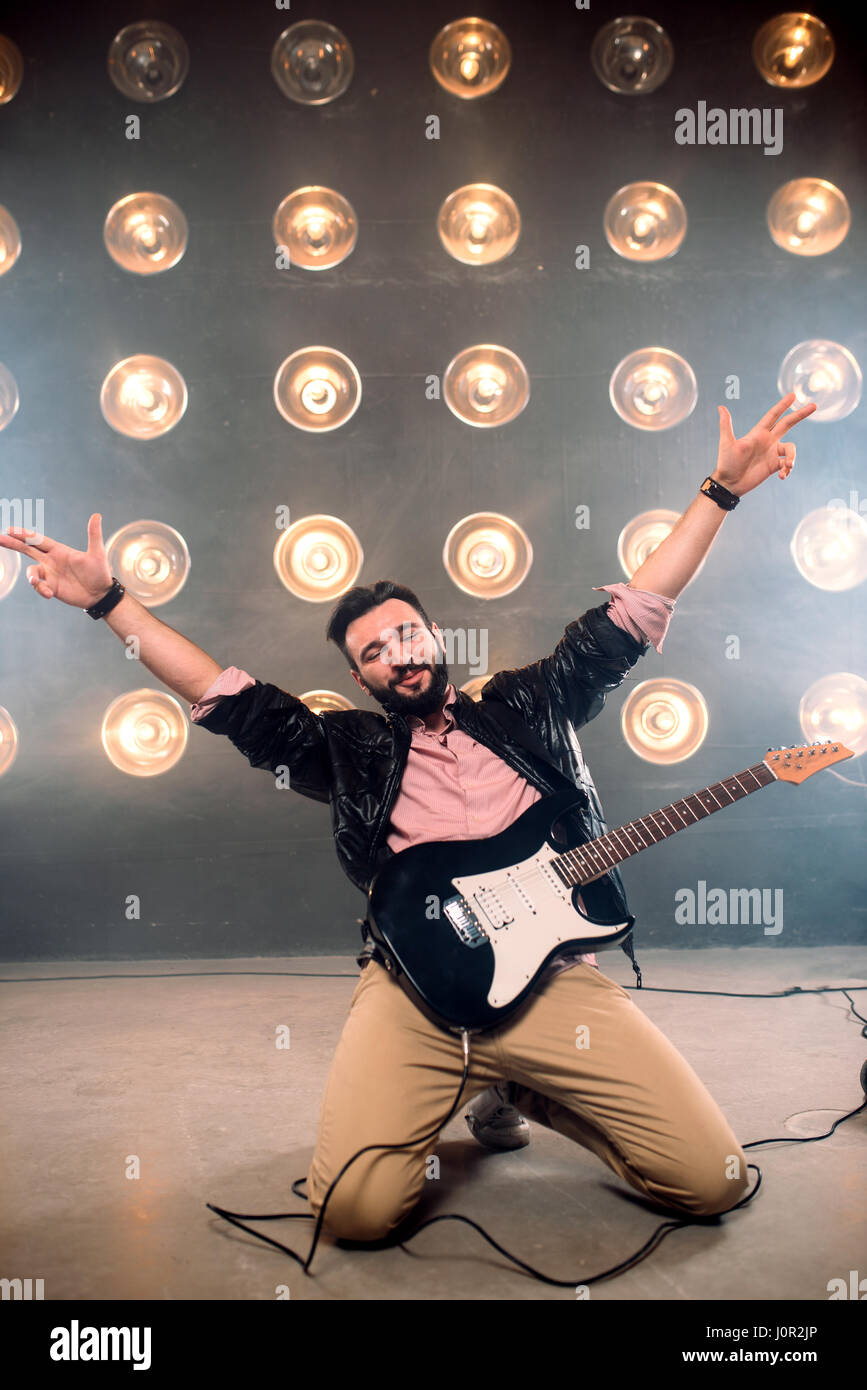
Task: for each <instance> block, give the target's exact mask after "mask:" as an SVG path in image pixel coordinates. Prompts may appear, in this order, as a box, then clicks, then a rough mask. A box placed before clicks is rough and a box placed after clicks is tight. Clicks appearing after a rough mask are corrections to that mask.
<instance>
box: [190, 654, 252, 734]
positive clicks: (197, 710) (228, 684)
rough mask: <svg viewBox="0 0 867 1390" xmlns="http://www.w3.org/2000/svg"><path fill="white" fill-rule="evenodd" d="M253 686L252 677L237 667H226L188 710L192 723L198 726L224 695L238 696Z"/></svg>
mask: <svg viewBox="0 0 867 1390" xmlns="http://www.w3.org/2000/svg"><path fill="white" fill-rule="evenodd" d="M255 684H256V682H255V680H254V679H253V677H252V676H251V675H248V673H247V672H246V671H242V670H241V668H240V667H239V666H227V667H226V669H225V670H224V671H221V672H220V674H219V675H218V677H217V679H216V680H215V681H213V682H212V683H211V685H209V686H208V688H207V690H206V691H205V693H204V695H202V696H201V697H200V698H199V699H198V700H197V701H196V703H195V704H194V705H193V706H192V708H191V709H190V719H191V721H192V723H193V724H198V722H199V720H200V719H204V718H205V716H206V715H208V714H210V713H211V710H212V709H214V708H215V706H216V705H218V704H219V703H220V700H221V699H222V698H223V696H224V695H239V694H240V692H241V691H242V690H246V689H247V688H248V686H251V685H255Z"/></svg>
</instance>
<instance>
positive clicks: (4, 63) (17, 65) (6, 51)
mask: <svg viewBox="0 0 867 1390" xmlns="http://www.w3.org/2000/svg"><path fill="white" fill-rule="evenodd" d="M23 76H24V59H23V58H22V57H21V50H20V48H19V47H18V45H17V44H16V43H13V41H12V39H10V38H9V37H8V35H6V34H0V106H5V105H6V102H7V101H11V100H12V98H13V97H14V96H17V95H18V92H19V91H20V88H21V79H22V78H23Z"/></svg>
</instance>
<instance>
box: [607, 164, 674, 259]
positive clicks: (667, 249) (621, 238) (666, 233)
mask: <svg viewBox="0 0 867 1390" xmlns="http://www.w3.org/2000/svg"><path fill="white" fill-rule="evenodd" d="M603 226H604V228H605V236H606V239H607V241H608V245H609V246H610V247H611V249H612V251H616V252H617V254H618V256H624V257H625V258H626V260H629V261H664V260H667V259H668V257H669V256H673V255H674V254H675V252H676V251H678V250H679V249H680V246H681V243H682V242H683V239H684V237H685V236H686V208H685V207H684V206H683V203H682V202H681V201H680V198H678V196H677V194H676V193H675V192H674V190H673V189H671V188H667V187H666V185H665V184H664V183H627V184H625V185H624V186H623V188H618V190H617V192H616V193H614V194H612V196H611V197H610V198H609V200H608V203H607V205H606V208H605V215H604V217H603Z"/></svg>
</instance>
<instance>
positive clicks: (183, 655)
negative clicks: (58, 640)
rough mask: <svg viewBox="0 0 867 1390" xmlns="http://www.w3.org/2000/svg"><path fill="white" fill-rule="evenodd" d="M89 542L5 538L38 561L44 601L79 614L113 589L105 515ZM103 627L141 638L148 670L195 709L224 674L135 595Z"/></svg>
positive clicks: (1, 540)
mask: <svg viewBox="0 0 867 1390" xmlns="http://www.w3.org/2000/svg"><path fill="white" fill-rule="evenodd" d="M87 536H88V546H87V550H86V551H85V550H73V549H72V548H71V547H70V546H68V545H63V544H62V542H60V541H55V540H52V539H51V538H50V537H49V536H43V535H41V534H40V533H39V532H38V531H32V530H25V529H24V528H22V527H15V526H9V527H7V528H6V534H5V535H4V534H2V533H0V545H3V546H5V547H6V548H7V549H9V550H17V551H19V552H21V553H22V554H24V555H27V556H29V558H30V559H31V560H32V561H34V563H33V564H31V565H28V566H27V570H26V573H27V578H28V580H29V582H30V585H31V587H32V588H33V589H34V590H35V592H36V593H37V594H39V595H40V596H41V597H42V598H57V599H60V601H61V603H67V604H69V605H70V606H71V607H73V608H82V609H85V608H90V607H92V606H93V604H95V603H98V602H99V600H100V599H101V598H103V597H104V596H105V594H106V593H107V592H108V590H109V589H110V588H111V584H112V574H111V570H110V568H109V564H108V558H107V556H106V553H105V546H104V544H103V539H102V517H101V516H100V514H99V512H94V514H93V515H92V516H91V518H90V520H89V522H88V526H87ZM100 621H102V622H104V623H106V624H107V625H108V626H109V627H110V628H111V630H112V632H114V633H116V634H117V636H118V637H119V638H120V640H121V641H122V642H124V643H126V642H127V641H128V640H129V639H130V638H131V637H132V638H135V639H136V642H137V648H138V653H137V654H138V659H139V660H140V661H141V663H142V665H143V666H146V667H147V669H148V670H149V671H152V672H153V674H154V675H155V676H156V677H157V679H158V680H161V681H162V682H163V684H164V685H167V686H168V687H169V689H170V690H173V691H175V693H176V694H178V695H180V696H181V698H182V699H184V700H187V701H188V702H189V704H191V705H194V704H195V703H196V701H197V700H198V699H199V698H200V697H201V696H202V695H204V693H205V691H206V690H208V689H209V688H210V686H211V685H213V683H214V682H215V681H216V679H217V677H218V676H219V675H220V673H221V671H222V670H223V668H222V667H221V666H220V665H219V664H218V663H217V662H216V661H214V659H213V657H210V656H208V654H207V652H203V651H202V649H201V647H197V646H196V644H195V642H191V641H190V640H189V638H187V637H184V636H183V635H182V634H181V633H180V632H176V631H175V629H174V628H172V627H169V625H168V623H164V622H162V621H161V619H159V618H157V617H156V616H155V614H153V613H152V612H151V611H150V610H149V609H148V608H145V606H144V604H142V603H139V601H138V599H137V598H134V597H133V595H132V594H130V593H129V592H127V593H125V594H124V595H123V597H122V598H121V600H120V602H119V603H117V604H115V606H114V608H113V609H112V610H111V612H110V613H108V614H106V616H105V617H104V618H102V619H101V620H100Z"/></svg>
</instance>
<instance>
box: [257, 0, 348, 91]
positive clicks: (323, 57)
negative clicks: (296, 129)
mask: <svg viewBox="0 0 867 1390" xmlns="http://www.w3.org/2000/svg"><path fill="white" fill-rule="evenodd" d="M354 71H355V59H354V57H353V53H352V48H351V46H350V43H349V40H348V39H347V37H346V35H345V34H342V33H341V32H340V30H339V29H337V28H336V27H335V26H334V25H333V24H326V23H325V22H324V21H323V20H321V19H302V20H300V21H299V23H298V24H292V25H290V26H289V28H288V29H284V30H283V33H282V34H281V35H280V37H279V38H278V39H277V42H276V43H275V44H274V47H273V49H272V51H271V76H272V77H273V78H274V81H275V82H276V83H277V86H278V87H279V88H280V91H281V92H282V93H283V95H284V96H286V97H289V98H290V99H291V100H292V101H297V102H300V103H301V104H302V105H303V106H324V105H325V104H326V102H329V101H336V100H337V98H338V97H340V96H343V93H344V92H345V91H346V89H347V87H348V86H349V84H350V82H351V81H352V74H353V73H354Z"/></svg>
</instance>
